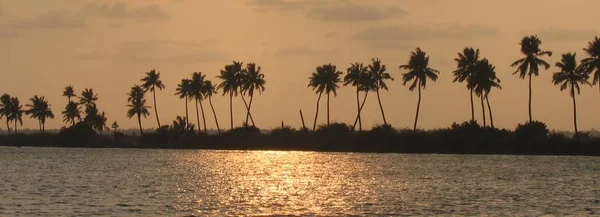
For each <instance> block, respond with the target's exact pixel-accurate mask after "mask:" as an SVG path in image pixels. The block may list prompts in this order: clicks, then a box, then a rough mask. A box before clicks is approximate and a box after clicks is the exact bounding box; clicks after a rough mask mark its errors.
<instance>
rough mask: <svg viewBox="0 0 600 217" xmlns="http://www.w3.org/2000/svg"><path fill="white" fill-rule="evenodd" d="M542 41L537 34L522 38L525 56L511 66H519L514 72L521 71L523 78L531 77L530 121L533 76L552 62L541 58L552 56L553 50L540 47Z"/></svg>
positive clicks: (530, 118)
mask: <svg viewBox="0 0 600 217" xmlns="http://www.w3.org/2000/svg"><path fill="white" fill-rule="evenodd" d="M541 44H542V41H541V40H540V39H539V38H538V37H537V36H536V35H532V36H527V37H524V38H523V39H522V40H521V53H523V54H524V55H525V57H523V58H521V59H519V60H517V61H515V62H514V63H513V64H511V65H510V66H511V67H517V70H516V71H515V72H514V73H513V74H517V73H519V77H520V78H521V79H525V77H526V76H528V77H529V122H532V121H533V118H532V115H531V77H532V76H533V75H535V76H538V75H539V74H540V73H539V72H540V66H544V68H545V69H549V68H550V64H548V63H547V62H546V61H544V60H542V59H540V57H543V56H545V55H548V56H552V52H551V51H543V50H541V49H540V45H541Z"/></svg>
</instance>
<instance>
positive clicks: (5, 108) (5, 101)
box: [0, 94, 12, 134]
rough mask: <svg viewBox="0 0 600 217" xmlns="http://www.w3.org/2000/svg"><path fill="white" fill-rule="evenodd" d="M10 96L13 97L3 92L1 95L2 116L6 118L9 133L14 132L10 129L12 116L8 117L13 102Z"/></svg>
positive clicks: (0, 111)
mask: <svg viewBox="0 0 600 217" xmlns="http://www.w3.org/2000/svg"><path fill="white" fill-rule="evenodd" d="M10 98H11V97H10V95H8V94H3V95H2V96H1V97H0V118H2V117H5V118H6V129H7V130H8V134H11V133H12V132H11V130H10V118H8V116H9V115H10V111H11V108H12V102H11V101H10Z"/></svg>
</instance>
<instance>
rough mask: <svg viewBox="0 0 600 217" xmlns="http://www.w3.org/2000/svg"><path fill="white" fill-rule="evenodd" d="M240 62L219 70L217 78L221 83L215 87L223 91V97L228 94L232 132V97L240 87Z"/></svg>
mask: <svg viewBox="0 0 600 217" xmlns="http://www.w3.org/2000/svg"><path fill="white" fill-rule="evenodd" d="M242 64H243V63H242V62H236V61H234V62H233V64H231V65H226V66H225V69H224V70H221V74H220V75H219V76H217V78H219V79H221V80H222V81H221V83H220V84H219V85H218V86H217V89H222V90H223V95H225V94H228V93H229V116H230V119H229V120H230V122H231V129H232V130H233V95H236V96H237V94H238V88H239V86H240V73H241V72H242Z"/></svg>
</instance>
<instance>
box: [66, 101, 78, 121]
mask: <svg viewBox="0 0 600 217" xmlns="http://www.w3.org/2000/svg"><path fill="white" fill-rule="evenodd" d="M80 113H81V111H79V105H77V103H76V102H73V101H69V102H68V103H67V106H66V107H65V110H64V111H63V112H62V115H63V121H64V122H65V123H67V124H68V123H71V126H75V119H78V120H81V114H80Z"/></svg>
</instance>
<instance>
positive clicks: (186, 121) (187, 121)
mask: <svg viewBox="0 0 600 217" xmlns="http://www.w3.org/2000/svg"><path fill="white" fill-rule="evenodd" d="M188 110H189V109H188V97H187V96H185V125H186V126H187V125H189V124H190V119H189V117H190V116H189V111H188Z"/></svg>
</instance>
